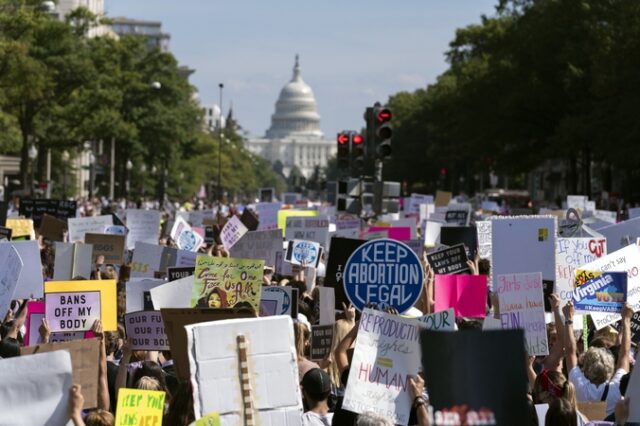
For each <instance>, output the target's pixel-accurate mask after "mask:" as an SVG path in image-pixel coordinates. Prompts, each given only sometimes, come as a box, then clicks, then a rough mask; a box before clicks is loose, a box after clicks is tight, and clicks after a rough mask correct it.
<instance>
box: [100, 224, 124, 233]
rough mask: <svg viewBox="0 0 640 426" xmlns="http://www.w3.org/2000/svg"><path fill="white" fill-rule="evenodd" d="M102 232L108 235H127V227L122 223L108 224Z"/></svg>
mask: <svg viewBox="0 0 640 426" xmlns="http://www.w3.org/2000/svg"><path fill="white" fill-rule="evenodd" d="M104 233H105V234H108V235H123V236H126V235H127V227H126V226H122V225H109V226H106V227H105V228H104Z"/></svg>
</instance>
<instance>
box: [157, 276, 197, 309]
mask: <svg viewBox="0 0 640 426" xmlns="http://www.w3.org/2000/svg"><path fill="white" fill-rule="evenodd" d="M193 280H194V278H193V275H190V276H188V277H184V278H180V279H179V280H175V281H171V282H168V283H166V284H162V285H159V286H157V287H153V288H151V289H150V290H149V292H150V293H151V300H152V301H153V308H154V309H156V310H160V309H166V308H190V307H191V291H193Z"/></svg>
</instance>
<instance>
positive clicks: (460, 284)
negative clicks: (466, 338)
mask: <svg viewBox="0 0 640 426" xmlns="http://www.w3.org/2000/svg"><path fill="white" fill-rule="evenodd" d="M434 291H435V298H436V307H435V309H436V312H439V311H444V310H446V309H449V308H453V309H454V310H455V315H456V317H473V318H484V317H485V315H486V304H487V276H486V275H462V274H456V275H436V280H435V289H434Z"/></svg>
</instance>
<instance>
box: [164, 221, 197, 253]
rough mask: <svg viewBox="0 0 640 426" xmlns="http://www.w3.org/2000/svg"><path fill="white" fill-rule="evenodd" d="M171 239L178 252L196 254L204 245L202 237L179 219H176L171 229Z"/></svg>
mask: <svg viewBox="0 0 640 426" xmlns="http://www.w3.org/2000/svg"><path fill="white" fill-rule="evenodd" d="M171 238H172V239H173V240H174V241H175V243H176V246H177V247H178V248H179V249H180V250H187V251H193V252H196V251H198V249H199V248H200V246H201V245H202V243H204V237H202V236H201V235H200V234H198V233H197V232H195V231H194V230H193V229H192V228H191V227H190V226H189V224H188V223H187V222H186V221H185V220H184V219H183V218H181V217H177V218H176V221H175V222H174V224H173V228H171Z"/></svg>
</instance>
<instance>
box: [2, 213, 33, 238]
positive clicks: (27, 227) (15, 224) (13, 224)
mask: <svg viewBox="0 0 640 426" xmlns="http://www.w3.org/2000/svg"><path fill="white" fill-rule="evenodd" d="M6 224H7V225H6V226H7V228H9V229H11V231H12V234H13V238H19V237H27V238H29V239H31V240H35V239H36V232H35V231H34V228H33V220H31V219H16V218H7V221H6Z"/></svg>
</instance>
